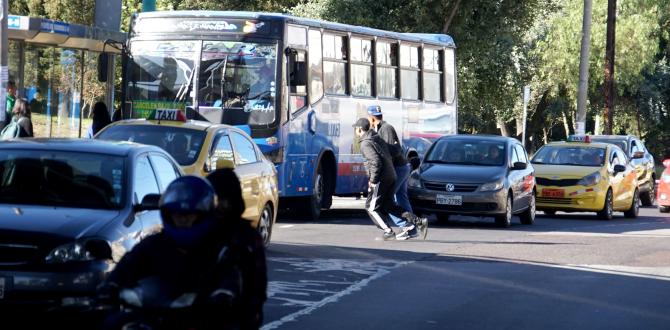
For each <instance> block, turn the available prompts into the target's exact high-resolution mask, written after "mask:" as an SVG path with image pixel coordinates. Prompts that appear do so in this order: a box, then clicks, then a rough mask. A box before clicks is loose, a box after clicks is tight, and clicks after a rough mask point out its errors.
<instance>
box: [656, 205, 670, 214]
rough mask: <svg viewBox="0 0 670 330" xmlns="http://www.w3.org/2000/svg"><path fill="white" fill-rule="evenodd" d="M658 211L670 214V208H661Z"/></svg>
mask: <svg viewBox="0 0 670 330" xmlns="http://www.w3.org/2000/svg"><path fill="white" fill-rule="evenodd" d="M658 211H659V212H661V213H670V206H659V207H658Z"/></svg>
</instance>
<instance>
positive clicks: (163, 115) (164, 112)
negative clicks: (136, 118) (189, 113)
mask: <svg viewBox="0 0 670 330" xmlns="http://www.w3.org/2000/svg"><path fill="white" fill-rule="evenodd" d="M147 119H149V120H158V121H162V120H165V121H182V122H185V121H186V115H185V114H184V113H183V112H182V111H181V110H179V109H156V110H154V111H152V112H151V114H150V115H149V118H147Z"/></svg>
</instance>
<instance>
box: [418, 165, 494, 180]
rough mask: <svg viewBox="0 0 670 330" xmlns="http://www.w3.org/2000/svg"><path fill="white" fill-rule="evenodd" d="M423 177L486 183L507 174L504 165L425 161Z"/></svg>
mask: <svg viewBox="0 0 670 330" xmlns="http://www.w3.org/2000/svg"><path fill="white" fill-rule="evenodd" d="M420 173H421V178H422V179H423V180H425V181H434V182H452V183H486V182H492V181H495V180H498V179H500V178H501V177H503V176H504V175H505V168H504V167H502V166H473V165H453V164H435V163H425V164H423V165H421V169H420Z"/></svg>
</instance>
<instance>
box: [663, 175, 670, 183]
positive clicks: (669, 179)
mask: <svg viewBox="0 0 670 330" xmlns="http://www.w3.org/2000/svg"><path fill="white" fill-rule="evenodd" d="M661 180H663V182H665V183H670V174H663V175H661Z"/></svg>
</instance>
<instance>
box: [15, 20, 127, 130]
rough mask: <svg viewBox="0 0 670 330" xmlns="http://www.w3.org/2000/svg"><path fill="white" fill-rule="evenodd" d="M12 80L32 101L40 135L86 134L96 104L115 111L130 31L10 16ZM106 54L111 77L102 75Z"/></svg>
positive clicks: (108, 71)
mask: <svg viewBox="0 0 670 330" xmlns="http://www.w3.org/2000/svg"><path fill="white" fill-rule="evenodd" d="M7 23H8V24H7V25H8V38H9V52H8V55H9V61H8V62H9V80H10V81H12V82H14V84H15V85H16V87H17V94H18V95H17V97H24V98H26V99H27V100H28V102H29V104H30V106H31V111H32V121H33V131H34V135H35V137H81V136H84V135H85V134H86V130H87V129H88V126H90V123H91V119H90V114H91V110H92V108H93V104H95V103H96V102H98V101H103V102H104V103H105V104H106V105H107V107H108V109H109V110H110V112H111V111H113V109H114V99H115V97H114V96H115V89H114V81H115V79H114V76H115V72H116V70H115V67H116V66H117V63H120V61H117V60H116V58H117V57H118V56H120V54H121V48H122V44H123V43H125V40H126V34H125V33H123V32H120V31H111V30H106V29H102V28H99V27H92V26H83V25H78V24H69V23H66V22H60V21H55V20H51V19H46V18H39V17H27V16H16V15H9V16H8V21H7ZM103 53H105V54H107V55H108V56H107V58H108V60H107V61H106V63H105V61H101V62H100V63H103V65H104V64H106V67H104V68H103V70H105V71H106V73H107V74H106V75H107V81H106V82H101V81H99V80H98V71H99V70H98V62H99V55H100V54H103Z"/></svg>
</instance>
